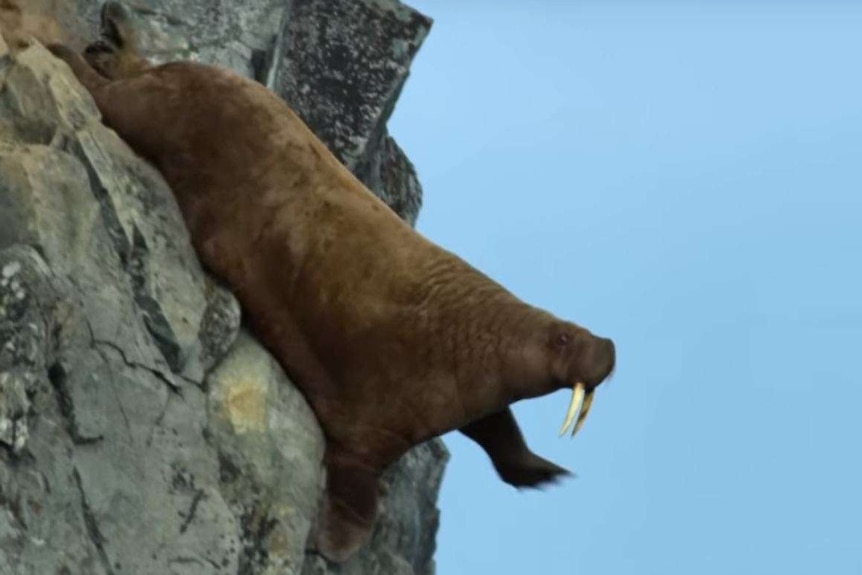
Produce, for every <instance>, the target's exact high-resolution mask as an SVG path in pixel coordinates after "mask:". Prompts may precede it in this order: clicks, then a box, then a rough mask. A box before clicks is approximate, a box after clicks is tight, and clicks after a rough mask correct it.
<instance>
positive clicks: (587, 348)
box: [560, 335, 617, 437]
mask: <svg viewBox="0 0 862 575" xmlns="http://www.w3.org/2000/svg"><path fill="white" fill-rule="evenodd" d="M616 360H617V351H616V346H615V345H614V342H613V340H611V339H608V338H605V337H598V336H594V335H590V340H589V343H588V344H586V345H584V346H583V347H582V348H581V353H580V354H579V357H578V358H577V360H576V365H575V366H574V367H576V369H574V370H573V373H570V376H569V377H570V379H571V380H572V381H569V382H568V383H569V385H571V386H572V400H571V401H570V402H569V409H568V411H567V412H566V418H565V420H563V426H562V427H561V428H560V435H564V434H565V433H566V430H567V429H568V428H569V426H570V425H572V422H575V424H574V426H573V427H572V437H574V436H575V434H576V433H577V432H578V430H580V429H581V427H582V426H583V425H584V422H585V421H586V420H587V414H589V412H590V408H591V407H592V406H593V394H594V393H595V391H596V388H597V387H598V386H599V385H600V384H601V383H602V382H603V381H605V379H607V378H608V376H610V375H611V373H613V371H614V367H615V366H616Z"/></svg>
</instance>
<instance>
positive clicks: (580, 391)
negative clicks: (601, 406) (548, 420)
mask: <svg viewBox="0 0 862 575" xmlns="http://www.w3.org/2000/svg"><path fill="white" fill-rule="evenodd" d="M594 391H595V390H594V389H591V390H590V391H587V388H586V386H585V385H584V384H583V383H580V382H578V383H576V384H575V386H574V387H573V388H572V402H571V403H570V404H569V410H568V411H567V412H566V419H565V421H563V426H562V427H561V428H560V436H563V435H565V434H566V429H568V427H569V426H570V425H571V424H572V421H574V419H575V415H578V421H577V423H575V426H574V427H573V428H572V437H574V436H575V434H576V433H577V432H578V430H579V429H581V427H582V426H583V425H584V422H585V421H586V420H587V414H588V413H589V412H590V408H591V407H592V406H593V393H594ZM578 412H580V414H578Z"/></svg>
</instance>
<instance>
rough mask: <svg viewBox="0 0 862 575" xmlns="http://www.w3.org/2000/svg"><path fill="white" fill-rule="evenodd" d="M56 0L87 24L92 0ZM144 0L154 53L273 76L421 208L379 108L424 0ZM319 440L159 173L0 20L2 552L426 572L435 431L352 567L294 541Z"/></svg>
mask: <svg viewBox="0 0 862 575" xmlns="http://www.w3.org/2000/svg"><path fill="white" fill-rule="evenodd" d="M70 1H72V2H73V3H74V1H77V2H78V5H76V6H75V7H76V8H77V12H75V13H76V14H78V15H80V19H78V20H74V21H72V22H70V23H68V26H70V27H74V26H77V27H78V28H77V29H75V30H74V33H75V34H76V35H80V37H86V36H85V35H84V31H85V30H86V29H87V27H88V26H93V27H94V26H95V16H96V11H97V5H96V3H95V2H94V1H88V0H70ZM236 4H242V6H241V7H240V6H235V5H236ZM136 13H137V16H138V17H139V18H140V19H141V25H142V30H145V33H144V35H143V39H144V42H145V46H146V47H147V49H148V50H149V51H150V53H151V54H153V55H154V56H156V57H157V58H161V59H175V58H177V57H184V58H193V59H200V60H203V61H208V62H212V63H219V64H222V65H227V66H230V67H232V68H234V69H235V70H237V71H238V72H240V73H244V74H247V75H249V76H254V77H256V78H258V79H259V80H261V81H262V82H265V83H268V84H269V85H270V86H272V87H273V88H275V89H276V90H277V91H278V92H279V93H280V94H282V95H283V96H284V97H285V98H287V99H288V101H289V102H290V103H292V104H293V105H294V106H295V108H296V109H297V110H298V111H299V112H300V113H301V114H302V115H303V116H304V117H305V118H306V120H307V121H308V122H309V124H310V125H311V126H312V127H313V129H315V130H316V131H317V133H318V135H320V136H321V138H322V139H323V140H324V141H325V142H326V143H327V144H328V145H329V146H330V148H331V149H332V150H333V151H334V152H335V153H336V154H337V155H338V156H339V158H341V159H342V161H344V162H345V164H347V165H348V166H349V167H350V168H351V169H353V170H354V171H355V172H356V173H357V174H358V175H359V176H360V177H362V178H363V179H364V180H365V181H366V183H368V184H369V185H370V186H371V187H372V188H373V189H374V190H375V192H377V193H379V194H380V195H381V197H383V198H384V199H385V200H387V202H388V203H389V204H390V205H391V206H392V207H393V209H395V210H396V211H397V212H398V213H399V214H400V215H402V217H405V218H406V219H407V220H409V221H411V222H412V221H415V218H416V214H417V212H418V209H419V206H420V204H421V188H420V186H419V184H418V181H417V180H416V176H415V172H414V170H413V167H412V165H411V164H410V162H409V160H407V158H406V157H405V156H404V154H403V152H402V151H401V150H400V148H398V146H397V144H396V143H395V142H394V141H393V140H392V138H391V137H390V136H389V135H388V134H387V133H386V128H385V124H386V120H387V118H388V115H389V113H390V112H391V110H392V107H393V106H394V102H395V99H396V98H397V95H398V92H399V90H400V88H401V86H402V85H403V82H404V80H405V78H406V75H407V69H408V67H409V63H410V59H411V58H412V56H413V54H415V51H416V50H417V49H418V46H419V44H420V43H421V40H422V38H423V37H424V35H425V34H426V33H427V30H428V27H429V25H430V22H429V21H428V20H427V19H426V18H425V17H423V16H421V15H419V14H418V13H416V12H415V11H412V10H411V9H409V8H407V7H405V6H403V5H401V4H399V3H397V2H395V1H394V0H361V1H360V0H349V1H348V0H333V1H327V2H322V1H320V0H317V1H315V0H293V1H291V2H285V1H284V0H281V1H275V0H255V1H250V2H244V3H234V2H231V1H229V0H205V1H196V0H187V1H182V0H162V1H156V0H152V1H150V2H148V3H147V5H146V6H144V7H138V8H136ZM90 35H91V36H92V33H91V34H90ZM322 452H323V438H322V434H321V432H320V429H319V427H318V426H317V423H316V421H315V419H314V414H313V413H312V411H311V410H310V409H309V407H308V405H307V404H306V402H305V401H304V399H303V397H302V395H301V394H300V393H299V392H298V391H297V390H296V388H295V387H293V385H292V384H291V383H290V381H289V380H288V379H287V378H286V376H285V375H284V373H283V371H282V370H281V368H280V367H279V366H278V364H277V363H276V362H275V361H274V360H273V359H272V357H271V356H270V355H269V354H268V353H267V352H266V351H265V350H264V349H263V348H262V347H261V346H260V345H259V344H258V343H257V342H256V341H255V339H254V337H253V335H252V334H249V333H247V332H246V331H245V330H244V329H243V328H242V327H241V324H240V310H239V307H238V305H237V303H236V301H235V300H234V298H233V297H232V296H231V294H230V293H228V292H227V291H225V290H224V289H223V288H221V287H220V286H219V285H218V283H217V282H216V281H214V280H213V279H212V278H210V277H208V276H207V274H206V273H205V272H204V271H203V270H201V268H200V266H199V264H198V262H197V259H196V257H195V255H194V252H193V250H192V248H191V245H190V243H189V239H188V236H187V232H186V231H185V228H184V226H183V223H182V219H181V217H180V215H179V212H178V210H177V208H176V205H175V203H174V200H173V198H172V196H171V193H170V190H169V189H168V187H167V186H166V185H165V183H164V181H163V180H162V179H161V177H160V175H159V174H158V173H157V172H156V171H155V170H154V169H153V168H151V167H150V166H149V165H147V164H146V163H145V162H143V161H142V160H140V159H139V158H138V157H136V156H135V154H134V153H133V152H131V150H130V149H129V148H128V147H127V146H126V145H125V143H124V142H122V141H121V140H120V139H119V138H118V137H117V136H116V135H115V134H114V133H113V132H112V131H111V130H109V129H107V128H105V127H104V126H103V125H102V124H101V122H100V119H99V114H98V111H97V110H96V108H95V106H94V105H93V102H92V100H91V99H90V97H89V96H88V95H87V94H86V92H85V91H84V90H83V88H81V86H80V85H79V84H78V83H77V81H76V80H75V79H74V78H73V77H72V76H71V74H70V73H69V71H68V69H66V68H65V65H64V64H62V63H60V62H59V61H57V60H56V59H54V58H53V57H52V56H51V55H50V54H49V53H48V52H47V51H46V50H44V48H42V47H41V46H40V45H39V44H37V43H34V44H33V45H31V46H30V47H28V48H26V49H23V50H21V51H18V52H16V53H14V54H12V53H9V51H8V49H7V48H6V46H5V44H4V43H3V42H2V41H0V573H3V574H4V575H5V574H7V573H9V574H11V575H25V574H26V575H49V574H50V575H53V574H58V575H59V574H62V575H77V574H81V575H91V574H104V575H117V574H120V573H133V574H138V573H140V574H150V573H165V574H175V575H191V574H225V575H228V574H230V575H233V574H237V575H258V574H261V575H262V574H269V575H276V574H278V575H282V574H292V573H296V574H299V573H314V574H323V573H345V574H360V573H361V574H376V573H380V574H384V573H385V574H404V575H409V574H416V575H422V574H430V573H433V571H434V563H433V559H432V556H433V552H434V534H435V532H436V528H437V518H438V512H437V509H436V505H435V501H436V495H437V490H438V488H439V484H440V481H441V478H442V473H443V467H444V464H445V461H446V458H447V454H446V450H445V448H444V447H443V445H442V443H441V442H440V441H439V440H434V441H431V442H428V443H426V444H424V445H421V446H419V447H417V448H416V449H414V450H413V451H411V452H410V453H408V454H407V455H406V456H405V457H404V458H403V459H402V460H401V461H400V462H398V463H397V464H396V465H394V466H393V468H392V469H390V470H389V471H388V472H387V474H386V477H385V483H386V494H385V496H384V497H383V499H382V502H381V515H380V518H379V520H378V524H377V527H376V529H375V533H374V535H373V537H372V541H371V543H370V544H369V545H368V546H367V547H366V548H365V549H363V550H362V552H360V554H359V555H358V556H357V557H356V558H354V559H353V560H351V561H350V562H348V563H347V564H345V565H343V566H336V565H332V564H329V563H327V562H326V561H324V560H323V559H322V558H321V557H319V556H317V555H314V554H309V553H307V552H306V551H305V543H306V539H307V536H308V532H309V529H310V526H311V522H312V521H313V519H314V516H315V513H316V509H317V503H318V497H319V495H320V488H321V485H322V481H323V477H322V469H321V465H320V462H321V457H322Z"/></svg>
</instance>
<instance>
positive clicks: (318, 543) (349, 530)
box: [308, 452, 379, 563]
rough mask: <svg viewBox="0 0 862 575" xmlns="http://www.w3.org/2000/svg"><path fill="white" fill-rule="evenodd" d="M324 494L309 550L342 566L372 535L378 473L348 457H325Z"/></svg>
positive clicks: (330, 455)
mask: <svg viewBox="0 0 862 575" xmlns="http://www.w3.org/2000/svg"><path fill="white" fill-rule="evenodd" d="M325 463H326V491H325V493H324V496H323V501H322V502H321V505H320V510H319V511H318V514H317V522H316V524H315V526H314V528H313V530H312V534H311V537H310V540H309V545H308V546H309V548H310V549H312V550H314V551H317V552H318V553H320V554H321V555H323V556H324V557H326V558H327V559H329V560H330V561H334V562H337V563H341V562H343V561H345V560H347V558H349V557H350V556H351V555H352V554H353V553H354V552H356V551H357V550H358V549H359V548H360V547H362V546H363V545H364V544H365V542H366V541H368V538H369V537H370V536H371V529H372V527H373V526H374V519H375V517H376V515H377V497H378V489H379V482H378V480H379V474H378V473H377V472H376V471H374V470H372V469H369V468H367V467H365V466H363V465H361V464H357V463H356V461H355V460H354V458H348V457H344V456H340V455H337V454H333V453H331V452H328V453H327V455H326V460H325Z"/></svg>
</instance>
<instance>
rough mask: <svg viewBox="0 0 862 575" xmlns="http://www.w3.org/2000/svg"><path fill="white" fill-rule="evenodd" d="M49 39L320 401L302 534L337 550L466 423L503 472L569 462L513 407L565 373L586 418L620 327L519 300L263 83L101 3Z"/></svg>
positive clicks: (304, 387) (541, 480)
mask: <svg viewBox="0 0 862 575" xmlns="http://www.w3.org/2000/svg"><path fill="white" fill-rule="evenodd" d="M50 50H51V51H52V52H53V53H54V54H55V55H56V56H58V57H60V58H61V59H63V60H64V61H65V62H66V63H68V65H69V66H70V67H71V69H72V71H73V72H74V74H75V75H76V76H77V77H78V79H79V80H80V81H81V83H82V84H83V85H84V86H85V87H86V88H87V90H88V91H89V92H90V94H92V97H93V99H94V100H95V102H96V105H97V106H98V108H99V110H100V111H101V113H102V115H103V121H104V123H105V124H106V125H107V126H109V127H111V128H112V129H114V130H115V131H116V132H117V133H118V134H119V135H120V137H122V138H123V139H124V140H125V141H126V142H127V143H128V144H129V145H130V146H131V147H132V148H133V149H134V150H135V151H136V152H137V153H138V154H140V155H141V156H143V157H144V158H146V159H147V160H149V161H150V162H152V163H153V164H154V165H155V166H156V167H157V168H158V169H159V170H160V171H161V173H162V174H163V176H164V178H165V179H166V181H167V182H168V183H169V185H170V187H171V188H172V190H173V192H174V194H175V195H176V198H177V201H178V204H179V206H180V209H181V211H182V214H183V217H184V219H185V222H186V224H187V226H188V229H189V231H190V234H191V238H192V242H193V245H194V248H195V249H196V251H197V253H198V255H199V257H200V259H201V260H202V262H203V264H204V265H205V266H206V268H207V269H208V270H209V271H210V272H211V273H213V274H214V275H215V276H216V277H218V278H220V279H221V280H222V281H224V282H225V283H226V284H227V285H228V287H229V288H230V289H231V290H232V291H233V292H234V293H235V294H236V296H237V298H238V299H239V301H240V303H241V306H242V309H243V312H244V314H245V317H246V320H247V321H248V324H249V326H250V327H251V329H252V330H253V331H254V333H255V334H256V335H257V337H258V338H259V339H260V341H261V342H263V344H264V345H265V346H266V347H267V348H268V349H269V350H270V351H271V352H272V354H273V355H274V356H275V357H276V358H277V360H278V361H279V362H280V364H281V365H282V366H283V368H284V370H285V371H286V372H287V374H288V375H289V376H290V378H291V379H292V380H293V381H294V383H295V384H296V386H297V387H298V388H299V389H300V390H301V392H302V393H303V395H304V396H305V398H306V399H307V400H308V402H309V404H310V405H311V407H312V409H313V410H314V412H315V414H316V416H317V419H318V420H319V422H320V425H321V427H322V429H323V432H324V435H325V438H326V450H325V456H324V465H325V468H326V488H325V492H324V495H323V500H322V502H321V506H320V509H319V515H318V518H317V521H316V526H315V528H314V530H313V533H312V535H311V536H310V541H309V546H310V547H311V548H313V549H316V550H317V551H318V552H320V553H321V554H323V555H324V556H325V557H327V558H328V559H330V560H332V561H337V562H339V561H343V560H345V559H347V558H348V557H349V556H351V555H352V554H353V553H354V552H355V551H356V550H357V549H358V548H360V547H361V546H362V544H363V543H364V542H365V541H366V540H367V539H368V536H369V534H370V532H371V528H372V526H373V523H374V520H375V515H376V509H377V499H378V480H379V477H380V475H381V472H382V471H383V470H385V469H386V468H387V467H388V466H389V465H390V464H392V463H393V462H394V461H395V460H396V459H397V458H398V457H400V456H401V455H402V454H403V453H404V452H405V451H406V450H408V449H409V448H411V447H412V446H415V445H417V444H419V443H420V442H423V441H426V440H428V439H429V438H432V437H435V436H438V435H440V434H443V433H446V432H448V431H451V430H456V429H458V430H460V431H461V432H462V433H464V434H465V435H466V436H467V437H469V438H470V439H472V440H473V441H475V442H476V443H478V444H479V445H480V446H481V447H482V448H483V449H484V450H485V451H486V452H487V454H488V456H489V457H490V459H491V462H492V463H493V465H494V467H495V469H496V471H497V473H498V474H499V476H500V477H501V478H502V480H503V481H505V482H507V483H509V484H511V485H513V486H515V487H518V488H522V487H538V486H541V485H544V484H547V483H550V482H554V481H556V480H558V479H560V478H561V477H563V476H565V475H567V474H569V472H568V471H567V470H566V469H564V468H562V467H559V466H558V465H555V464H554V463H552V462H550V461H548V460H546V459H544V458H542V457H540V456H538V455H536V454H534V453H533V452H532V451H531V450H530V449H529V448H528V447H527V445H526V443H525V441H524V438H523V436H522V434H521V430H520V429H519V427H518V423H517V422H516V421H515V418H514V416H513V414H512V411H511V409H510V407H509V405H510V404H512V403H513V402H516V401H519V400H522V399H526V398H532V397H537V396H542V395H545V394H548V393H551V392H553V391H556V390H559V389H562V388H571V389H572V390H573V393H572V401H571V403H570V406H569V410H568V412H567V414H566V418H565V422H564V425H563V429H562V430H561V433H565V432H566V430H567V428H568V427H569V426H570V425H572V424H573V423H574V426H573V434H574V432H575V431H577V429H578V428H579V427H580V426H581V424H582V423H583V421H584V419H585V418H586V414H587V412H588V411H589V408H590V405H591V403H592V398H593V392H594V390H595V389H596V387H597V386H599V384H601V383H602V382H603V381H604V380H605V379H606V378H607V377H608V376H609V375H610V374H611V372H612V371H613V369H614V364H615V348H614V343H613V342H612V341H611V340H610V339H606V338H603V337H599V336H596V335H594V334H592V333H591V332H589V331H588V330H587V329H585V328H583V327H580V326H578V325H576V324H575V323H571V322H568V321H563V320H561V319H557V318H556V317H554V316H553V315H551V314H550V313H548V312H546V311H543V310H541V309H539V308H536V307H533V306H531V305H528V304H526V303H524V302H522V301H520V300H519V299H517V298H516V297H515V296H514V295H513V294H511V293H510V292H509V291H507V290H506V289H505V288H503V287H502V286H500V285H499V284H497V283H496V282H494V281H493V280H491V279H490V278H489V277H487V276H485V275H484V274H482V273H481V272H479V271H478V270H476V269H474V268H473V267H472V266H470V265H469V264H468V263H466V262H465V261H464V260H462V259H460V258H459V257H457V256H456V255H454V254H452V253H450V252H448V251H446V250H444V249H442V248H440V247H438V246H437V245H435V244H433V243H432V242H430V241H429V240H427V239H426V238H424V237H423V236H422V235H420V234H419V233H417V232H416V231H415V230H414V229H413V228H411V227H410V226H409V225H407V224H406V223H405V222H404V221H402V220H401V219H400V218H399V217H398V216H397V215H396V214H395V213H394V212H393V211H392V210H391V209H390V208H389V207H388V206H387V205H386V204H384V203H383V202H382V201H381V200H380V199H378V198H377V197H376V196H375V195H374V194H373V193H372V192H370V191H369V190H368V189H367V188H366V187H365V186H364V185H363V184H362V183H361V182H360V181H359V180H358V179H357V178H355V177H354V176H353V175H352V174H351V173H350V171H349V170H348V169H347V168H345V167H344V166H343V165H342V164H341V163H340V162H339V161H338V160H337V159H336V158H335V156H334V155H333V154H332V153H330V152H329V151H328V150H327V148H326V146H325V145H324V144H323V143H322V142H321V141H320V140H318V138H316V137H315V136H314V134H313V133H312V132H311V130H310V129H309V128H308V127H307V126H306V125H305V124H304V123H303V122H302V121H301V120H300V119H299V117H298V116H297V115H296V114H295V113H294V112H293V111H292V110H291V109H290V107H289V106H288V105H287V104H286V103H285V102H284V101H283V100H282V99H281V98H279V97H278V96H277V95H275V94H273V93H272V92H270V91H269V90H267V89H266V88H265V87H264V86H262V85H260V84H258V83H256V82H254V81H251V80H248V79H246V78H243V77H241V76H239V75H237V74H234V73H232V72H230V71H228V70H225V69H221V68H219V67H214V66H208V65H204V64H199V63H192V62H172V63H168V64H163V65H159V66H150V65H149V64H148V63H147V62H146V61H145V60H144V59H143V58H141V57H140V56H138V54H137V52H136V49H135V42H134V30H133V26H132V25H131V24H130V20H129V18H128V15H127V13H126V11H125V9H124V8H123V7H122V5H120V4H119V3H116V2H108V3H106V4H104V6H103V10H102V33H101V37H100V39H99V40H98V41H97V42H95V43H93V44H92V45H90V46H89V47H88V48H87V49H86V50H85V51H84V54H83V55H81V54H78V53H76V52H75V51H73V50H71V49H70V48H68V47H66V46H64V45H59V44H55V45H51V46H50Z"/></svg>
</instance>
